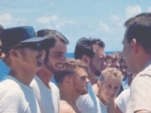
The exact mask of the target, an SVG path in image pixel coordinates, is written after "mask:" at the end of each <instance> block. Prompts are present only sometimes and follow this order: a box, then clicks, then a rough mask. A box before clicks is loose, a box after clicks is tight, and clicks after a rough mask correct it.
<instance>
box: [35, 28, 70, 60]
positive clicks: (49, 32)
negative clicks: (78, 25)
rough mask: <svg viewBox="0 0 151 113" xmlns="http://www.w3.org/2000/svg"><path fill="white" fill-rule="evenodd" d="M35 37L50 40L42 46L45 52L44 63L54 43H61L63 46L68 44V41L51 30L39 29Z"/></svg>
mask: <svg viewBox="0 0 151 113" xmlns="http://www.w3.org/2000/svg"><path fill="white" fill-rule="evenodd" d="M37 36H39V37H47V38H49V39H50V41H48V42H46V41H45V43H44V44H43V45H44V48H45V51H46V56H45V60H44V61H45V63H47V61H48V54H49V49H50V48H52V47H54V45H55V43H56V41H58V40H59V41H61V42H62V43H64V44H69V41H68V39H67V38H66V37H65V36H64V35H62V34H61V33H60V32H58V31H56V30H51V29H41V30H39V31H37Z"/></svg>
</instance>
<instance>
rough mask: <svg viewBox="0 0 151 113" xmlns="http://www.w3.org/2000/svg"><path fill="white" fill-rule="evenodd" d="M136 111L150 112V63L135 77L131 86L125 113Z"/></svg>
mask: <svg viewBox="0 0 151 113" xmlns="http://www.w3.org/2000/svg"><path fill="white" fill-rule="evenodd" d="M138 110H148V111H151V61H149V62H148V64H147V65H146V68H145V69H144V70H143V71H141V72H140V73H139V74H137V75H136V76H135V78H134V79H133V81H132V84H131V88H130V97H129V101H128V105H127V108H126V113H134V112H135V111H138Z"/></svg>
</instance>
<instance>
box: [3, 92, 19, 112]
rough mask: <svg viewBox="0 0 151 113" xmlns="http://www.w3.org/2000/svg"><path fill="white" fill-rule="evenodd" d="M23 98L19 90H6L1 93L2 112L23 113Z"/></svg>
mask: <svg viewBox="0 0 151 113" xmlns="http://www.w3.org/2000/svg"><path fill="white" fill-rule="evenodd" d="M20 106H21V99H20V96H19V94H18V93H17V92H15V91H13V90H5V91H2V92H1V93H0V113H21V111H20Z"/></svg>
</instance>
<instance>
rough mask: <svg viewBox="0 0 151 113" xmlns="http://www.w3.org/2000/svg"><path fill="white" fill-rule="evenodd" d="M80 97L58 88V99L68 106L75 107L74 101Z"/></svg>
mask: <svg viewBox="0 0 151 113" xmlns="http://www.w3.org/2000/svg"><path fill="white" fill-rule="evenodd" d="M79 96H80V95H78V94H77V93H74V92H73V91H70V90H69V89H63V88H60V99H61V100H64V101H67V102H68V103H69V104H70V105H72V106H75V105H76V100H77V99H78V97H79Z"/></svg>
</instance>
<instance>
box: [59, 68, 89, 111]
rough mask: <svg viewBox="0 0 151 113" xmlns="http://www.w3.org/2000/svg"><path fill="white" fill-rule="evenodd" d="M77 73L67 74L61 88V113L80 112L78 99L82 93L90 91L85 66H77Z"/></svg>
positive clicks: (60, 85)
mask: <svg viewBox="0 0 151 113" xmlns="http://www.w3.org/2000/svg"><path fill="white" fill-rule="evenodd" d="M75 71H76V72H75V73H72V75H69V76H66V77H65V78H64V80H63V82H62V83H60V84H59V88H60V112H59V113H80V111H79V109H78V107H77V106H76V100H77V98H78V97H79V96H80V95H84V94H86V93H87V92H88V89H87V83H88V81H89V80H88V74H87V72H86V71H85V69H83V68H77V69H76V70H75Z"/></svg>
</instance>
